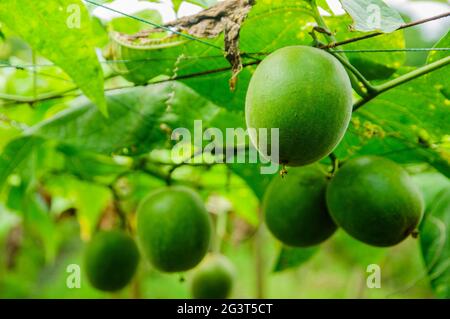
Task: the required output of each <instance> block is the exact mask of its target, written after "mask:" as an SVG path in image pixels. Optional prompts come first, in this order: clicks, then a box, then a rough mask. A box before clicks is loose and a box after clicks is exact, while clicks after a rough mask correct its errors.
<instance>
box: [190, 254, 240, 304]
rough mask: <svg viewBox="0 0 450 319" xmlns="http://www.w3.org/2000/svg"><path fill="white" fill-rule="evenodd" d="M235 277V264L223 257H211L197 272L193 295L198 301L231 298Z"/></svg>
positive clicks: (207, 258)
mask: <svg viewBox="0 0 450 319" xmlns="http://www.w3.org/2000/svg"><path fill="white" fill-rule="evenodd" d="M234 277H235V269H234V266H233V264H232V263H231V262H230V261H229V260H228V258H226V257H225V256H223V255H210V256H207V257H206V258H205V260H204V261H203V262H202V263H201V264H200V266H199V267H198V269H196V270H195V272H194V275H193V277H192V284H191V294H192V297H193V298H196V299H225V298H227V297H229V295H230V293H231V291H232V288H233V281H234Z"/></svg>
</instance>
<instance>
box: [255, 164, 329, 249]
mask: <svg viewBox="0 0 450 319" xmlns="http://www.w3.org/2000/svg"><path fill="white" fill-rule="evenodd" d="M326 187H327V179H326V176H325V174H324V173H323V172H322V171H321V170H320V168H319V166H318V165H310V166H306V167H299V168H290V169H289V170H288V174H287V175H286V176H284V177H281V176H275V177H274V178H273V180H272V181H271V182H270V184H269V186H268V188H267V190H266V192H265V194H264V199H263V210H264V216H265V221H266V225H267V227H268V228H269V230H270V232H271V233H272V234H273V235H274V236H275V237H276V238H277V239H279V240H280V241H281V242H283V243H284V244H286V245H289V246H297V247H308V246H313V245H317V244H320V243H322V242H323V241H325V240H326V239H328V238H329V237H330V236H331V235H333V233H334V232H335V231H336V228H337V227H336V225H335V223H334V222H333V220H332V219H331V217H330V215H329V214H328V210H327V206H326V202H325V192H326Z"/></svg>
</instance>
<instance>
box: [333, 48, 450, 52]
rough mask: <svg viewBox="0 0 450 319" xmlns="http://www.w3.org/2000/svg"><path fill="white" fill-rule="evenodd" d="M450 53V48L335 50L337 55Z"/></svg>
mask: <svg viewBox="0 0 450 319" xmlns="http://www.w3.org/2000/svg"><path fill="white" fill-rule="evenodd" d="M430 51H450V48H404V49H361V50H334V51H333V52H337V53H360V52H362V53H381V52H430Z"/></svg>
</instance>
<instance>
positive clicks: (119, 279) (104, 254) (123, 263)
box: [85, 230, 139, 291]
mask: <svg viewBox="0 0 450 319" xmlns="http://www.w3.org/2000/svg"><path fill="white" fill-rule="evenodd" d="M138 263H139V252H138V248H137V246H136V244H135V242H134V240H133V239H132V238H131V237H130V236H128V235H127V234H125V233H123V232H121V231H117V230H113V231H101V232H99V233H97V234H96V235H95V236H94V237H93V238H92V240H91V242H90V243H89V244H88V246H87V247H86V251H85V265H86V274H87V277H88V279H89V281H90V282H91V284H92V286H94V287H95V288H97V289H99V290H104V291H116V290H119V289H122V288H123V287H125V286H126V285H127V284H128V283H129V282H130V281H131V279H132V278H133V275H134V273H135V272H136V268H137V265H138Z"/></svg>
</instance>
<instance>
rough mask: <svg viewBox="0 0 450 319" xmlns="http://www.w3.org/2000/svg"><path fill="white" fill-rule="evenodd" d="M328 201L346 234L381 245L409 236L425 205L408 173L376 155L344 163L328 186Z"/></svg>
mask: <svg viewBox="0 0 450 319" xmlns="http://www.w3.org/2000/svg"><path fill="white" fill-rule="evenodd" d="M327 204H328V208H329V210H330V214H331V216H332V217H333V219H334V221H335V222H336V223H337V224H338V225H339V226H340V227H342V228H343V229H344V230H345V231H346V232H347V233H348V234H349V235H351V236H353V237H354V238H356V239H358V240H360V241H362V242H364V243H367V244H370V245H374V246H380V247H385V246H393V245H396V244H398V243H399V242H401V241H402V240H404V239H405V238H406V237H408V235H409V234H411V232H413V231H414V230H415V228H416V227H417V225H418V224H419V222H420V220H421V218H422V214H423V206H424V204H423V199H422V194H421V193H420V191H419V190H418V189H417V187H416V186H415V184H414V182H413V180H412V179H411V178H410V177H409V175H408V173H407V172H406V171H405V170H403V168H402V167H401V166H399V165H397V164H396V163H394V162H392V161H391V160H388V159H384V158H381V157H376V156H363V157H359V158H356V159H353V160H350V161H349V162H348V163H346V164H345V165H344V166H343V167H342V168H341V169H340V170H339V171H338V172H337V174H336V175H335V177H334V178H333V179H332V181H331V183H330V185H329V187H328V190H327Z"/></svg>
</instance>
